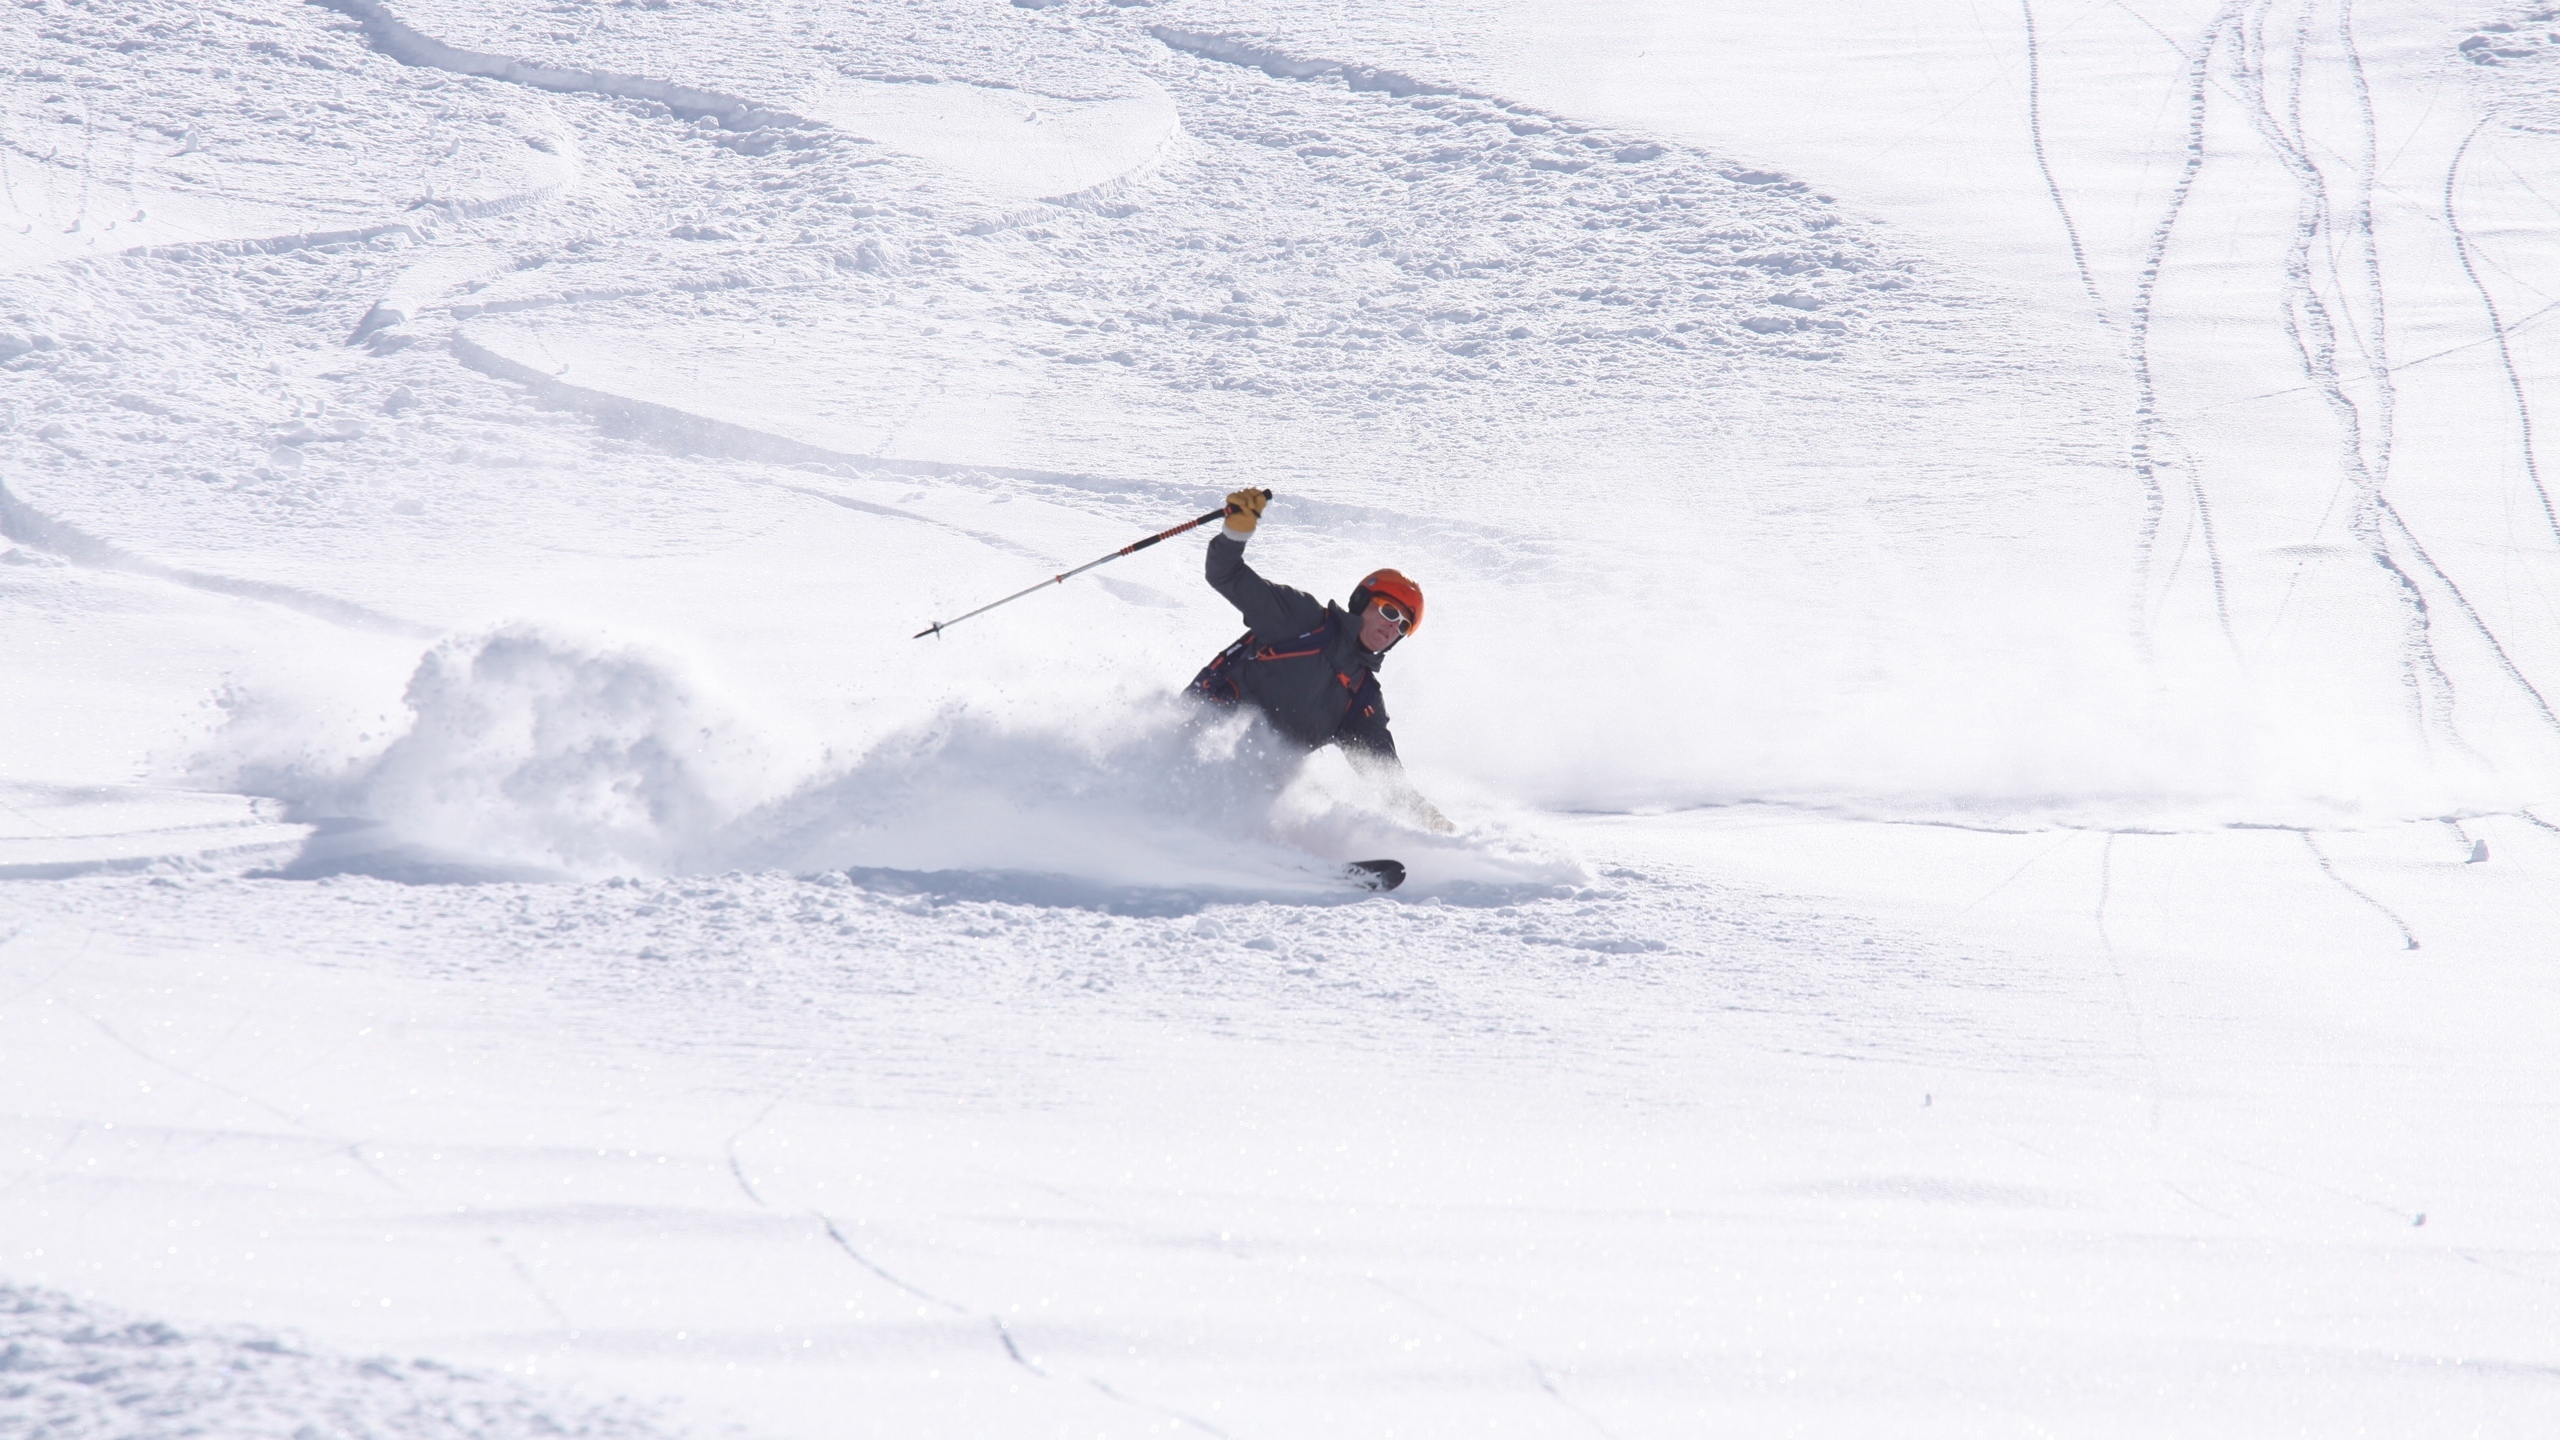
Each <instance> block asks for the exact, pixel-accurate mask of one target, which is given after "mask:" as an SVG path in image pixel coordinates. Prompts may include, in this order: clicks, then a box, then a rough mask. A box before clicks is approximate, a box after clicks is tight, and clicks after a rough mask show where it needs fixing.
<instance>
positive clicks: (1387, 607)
mask: <svg viewBox="0 0 2560 1440" xmlns="http://www.w3.org/2000/svg"><path fill="white" fill-rule="evenodd" d="M1369 608H1370V609H1371V610H1372V611H1375V612H1376V613H1377V615H1378V618H1380V619H1382V620H1384V621H1386V622H1387V623H1388V624H1390V625H1393V626H1394V627H1396V633H1397V634H1399V635H1403V634H1406V633H1408V632H1410V631H1411V630H1412V629H1413V617H1412V616H1411V615H1408V614H1406V613H1405V609H1404V607H1403V606H1401V605H1399V604H1397V603H1396V602H1394V601H1393V600H1372V601H1370V602H1369Z"/></svg>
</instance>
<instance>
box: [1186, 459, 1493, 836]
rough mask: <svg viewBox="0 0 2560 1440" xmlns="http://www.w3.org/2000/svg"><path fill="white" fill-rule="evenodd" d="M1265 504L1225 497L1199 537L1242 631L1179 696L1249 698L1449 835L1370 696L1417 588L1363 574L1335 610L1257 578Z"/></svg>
mask: <svg viewBox="0 0 2560 1440" xmlns="http://www.w3.org/2000/svg"><path fill="white" fill-rule="evenodd" d="M1269 502H1270V494H1269V492H1267V491H1263V490H1239V491H1237V492H1235V493H1234V494H1232V495H1230V496H1228V497H1227V514H1226V528H1225V529H1224V530H1222V531H1220V532H1219V533H1218V534H1217V535H1216V536H1214V537H1212V538H1211V539H1210V541H1209V560H1208V567H1207V568H1208V577H1209V588H1210V589H1212V590H1215V591H1217V592H1218V593H1219V594H1221V595H1224V596H1225V597H1227V602H1228V603H1229V604H1231V605H1233V606H1235V607H1236V609H1237V610H1238V611H1239V612H1240V613H1242V614H1243V616H1244V623H1245V625H1246V627H1247V629H1246V630H1245V633H1244V637H1243V638H1242V639H1240V640H1238V641H1236V642H1235V643H1234V644H1232V645H1230V646H1228V647H1227V648H1226V649H1224V650H1221V651H1219V652H1218V658H1216V659H1214V660H1212V661H1210V662H1209V663H1208V665H1207V666H1205V667H1204V668H1203V669H1202V670H1201V671H1200V673H1199V674H1198V675H1196V676H1194V677H1193V678H1192V681H1191V685H1190V688H1189V690H1188V691H1187V692H1186V693H1187V694H1189V695H1191V696H1193V697H1194V698H1196V699H1198V700H1201V701H1204V702H1206V703H1208V704H1212V705H1222V706H1231V705H1242V704H1245V703H1248V702H1250V703H1251V704H1252V705H1253V706H1254V708H1255V709H1257V710H1260V711H1261V712H1262V716H1263V718H1264V719H1266V720H1268V721H1270V722H1271V728H1272V729H1273V730H1275V731H1278V732H1279V733H1280V734H1281V735H1282V736H1284V737H1286V738H1287V739H1288V740H1290V741H1291V742H1293V743H1294V744H1296V745H1297V746H1299V747H1300V748H1301V749H1303V750H1305V751H1307V752H1309V753H1312V752H1314V751H1316V750H1320V749H1322V748H1324V747H1325V746H1327V745H1339V746H1341V747H1342V753H1343V756H1344V758H1346V759H1348V760H1350V761H1351V762H1352V766H1353V768H1354V769H1356V770H1358V771H1360V772H1361V773H1362V774H1364V775H1366V776H1368V777H1369V778H1370V779H1371V780H1372V781H1373V782H1375V783H1376V784H1377V785H1379V787H1380V788H1382V789H1383V790H1385V791H1386V793H1387V798H1388V799H1389V801H1390V802H1391V803H1392V804H1393V805H1394V807H1395V808H1396V809H1398V810H1400V811H1402V812H1404V813H1405V814H1407V815H1409V816H1411V817H1413V818H1414V819H1417V820H1419V821H1421V822H1422V823H1423V824H1425V825H1427V826H1429V827H1431V828H1432V829H1434V830H1437V831H1441V832H1443V833H1446V832H1448V831H1450V830H1453V829H1455V828H1456V827H1455V826H1453V825H1451V824H1450V823H1449V819H1448V817H1447V816H1445V815H1442V814H1441V813H1440V811H1439V810H1438V809H1437V808H1436V807H1434V806H1433V805H1432V804H1431V802H1430V801H1428V800H1425V799H1423V798H1422V795H1421V792H1419V791H1417V790H1415V789H1414V788H1413V783H1412V782H1411V781H1410V780H1407V779H1406V778H1405V774H1404V764H1403V762H1402V761H1400V760H1398V759H1397V758H1396V739H1395V736H1394V735H1392V734H1390V733H1389V732H1388V730H1387V705H1386V701H1385V700H1384V699H1383V698H1382V697H1381V696H1380V694H1379V690H1378V667H1379V666H1380V665H1381V664H1383V663H1385V661H1386V658H1387V652H1388V651H1389V650H1392V649H1394V648H1395V646H1396V642H1398V641H1400V640H1402V639H1404V638H1405V637H1406V636H1408V635H1410V634H1412V633H1413V632H1414V631H1416V630H1419V629H1421V628H1422V587H1421V586H1419V585H1416V584H1414V583H1413V582H1412V581H1411V580H1409V579H1407V578H1405V576H1404V574H1403V573H1402V572H1400V571H1395V570H1373V571H1371V572H1369V574H1368V575H1367V576H1365V577H1363V578H1362V579H1361V581H1360V583H1359V584H1358V585H1356V586H1354V587H1353V588H1352V591H1351V603H1350V604H1349V605H1348V606H1342V605H1337V604H1335V603H1333V602H1332V601H1330V600H1318V599H1317V598H1316V597H1314V596H1313V595H1310V594H1308V593H1307V592H1306V591H1304V590H1293V589H1291V588H1290V587H1288V586H1286V585H1275V584H1273V583H1271V582H1270V581H1268V580H1265V579H1263V578H1262V577H1261V576H1260V575H1257V574H1255V573H1254V569H1253V567H1252V566H1250V565H1247V564H1246V563H1244V546H1245V542H1246V541H1247V540H1250V539H1252V538H1253V528H1254V526H1255V525H1257V524H1259V523H1260V522H1261V520H1262V507H1263V506H1264V505H1266V504H1268V503H1269Z"/></svg>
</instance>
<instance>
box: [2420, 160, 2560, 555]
mask: <svg viewBox="0 0 2560 1440" xmlns="http://www.w3.org/2000/svg"><path fill="white" fill-rule="evenodd" d="M2494 118H2495V117H2493V116H2487V115H2483V116H2481V117H2480V123H2479V124H2477V125H2474V126H2472V127H2471V133H2470V134H2468V135H2465V136H2463V137H2462V144H2461V146H2460V148H2458V149H2456V150H2455V151H2454V152H2453V163H2452V164H2450V165H2447V166H2446V167H2445V172H2444V223H2445V229H2446V230H2447V231H2449V232H2451V234H2452V236H2453V253H2454V257H2455V258H2456V259H2458V260H2460V261H2461V262H2462V274H2463V277H2464V278H2465V279H2468V280H2469V281H2470V282H2471V288H2472V290H2473V291H2474V292H2476V293H2477V294H2478V295H2479V297H2480V308H2481V310H2482V312H2483V313H2484V314H2485V315H2486V316H2487V317H2488V321H2489V335H2490V338H2491V339H2492V340H2493V341H2495V342H2496V344H2497V348H2498V366H2499V368H2500V369H2501V370H2503V371H2504V372H2505V373H2506V379H2507V392H2508V393H2509V394H2510V395H2512V396H2513V397H2514V399H2515V405H2516V440H2517V443H2518V445H2519V446H2520V447H2521V454H2522V457H2523V460H2524V475H2525V480H2526V481H2527V483H2529V484H2531V485H2532V486H2533V495H2534V499H2535V500H2536V501H2538V502H2539V503H2540V504H2541V506H2542V522H2543V524H2544V525H2546V526H2548V527H2549V528H2550V530H2551V536H2552V539H2553V540H2555V541H2560V511H2555V510H2554V509H2553V508H2552V505H2551V492H2550V491H2549V490H2548V489H2546V488H2544V486H2543V483H2542V469H2541V466H2540V465H2539V464H2538V463H2537V461H2536V458H2535V455H2534V451H2533V407H2532V405H2531V404H2529V403H2528V402H2527V401H2526V400H2525V394H2524V377H2523V376H2521V375H2519V374H2518V373H2517V372H2516V358H2515V351H2514V349H2513V348H2512V347H2511V346H2510V345H2509V343H2508V340H2507V326H2506V321H2505V320H2504V319H2503V318H2502V317H2501V316H2500V315H2499V313H2498V301H2497V297H2495V296H2493V295H2491V294H2490V293H2489V286H2488V283H2487V282H2486V281H2484V280H2482V279H2481V278H2480V267H2479V266H2477V265H2475V264H2473V263H2472V260H2471V242H2470V240H2469V239H2468V238H2467V237H2466V236H2464V234H2463V233H2462V217H2461V216H2460V215H2459V214H2458V213H2457V212H2456V210H2455V207H2454V194H2455V191H2456V189H2457V187H2459V185H2460V184H2461V181H2462V159H2463V157H2464V156H2466V155H2468V154H2470V153H2471V146H2472V144H2473V142H2475V141H2477V140H2478V139H2479V138H2480V132H2481V131H2482V130H2484V129H2486V128H2487V127H2488V125H2489V124H2490V122H2491V120H2492V119H2494Z"/></svg>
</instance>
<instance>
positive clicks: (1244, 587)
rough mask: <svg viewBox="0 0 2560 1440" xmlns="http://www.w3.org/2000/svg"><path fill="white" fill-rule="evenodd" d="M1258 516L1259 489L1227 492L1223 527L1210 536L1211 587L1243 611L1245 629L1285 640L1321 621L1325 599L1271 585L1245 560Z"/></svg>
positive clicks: (1270, 637)
mask: <svg viewBox="0 0 2560 1440" xmlns="http://www.w3.org/2000/svg"><path fill="white" fill-rule="evenodd" d="M1261 515H1262V492H1261V491H1259V490H1239V491H1237V492H1236V493H1235V494H1234V495H1230V496H1228V497H1227V524H1226V528H1225V529H1224V530H1221V531H1220V532H1219V533H1218V534H1216V535H1214V536H1212V537H1211V538H1210V540H1209V558H1208V560H1207V561H1206V562H1205V565H1206V571H1207V574H1208V577H1209V588H1210V589H1212V590H1215V591H1217V592H1218V593H1219V594H1221V595H1224V596H1226V597H1227V603H1228V604H1230V605H1233V606H1235V607H1236V610H1237V612H1238V613H1239V614H1241V615H1243V616H1244V623H1245V628H1246V629H1249V630H1251V631H1252V632H1253V633H1254V634H1255V635H1257V636H1260V637H1261V638H1262V639H1264V640H1286V639H1288V638H1289V637H1291V636H1293V635H1304V634H1305V633H1307V632H1308V631H1310V630H1313V629H1314V628H1316V626H1318V625H1320V624H1322V623H1324V614H1325V610H1324V602H1323V601H1321V600H1318V599H1317V598H1316V597H1314V596H1313V595H1310V594H1308V593H1307V592H1306V591H1304V590H1293V589H1291V588H1289V587H1288V586H1286V585H1274V584H1272V583H1271V582H1270V581H1268V580H1265V579H1263V578H1262V577H1261V576H1260V575H1257V574H1255V573H1254V570H1253V567H1252V566H1250V565H1247V564H1246V563H1244V542H1245V541H1246V540H1247V539H1248V538H1250V537H1251V536H1252V534H1253V527H1254V525H1255V523H1256V522H1257V521H1258V520H1259V519H1260V518H1261Z"/></svg>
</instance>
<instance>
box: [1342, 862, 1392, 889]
mask: <svg viewBox="0 0 2560 1440" xmlns="http://www.w3.org/2000/svg"><path fill="white" fill-rule="evenodd" d="M1342 876H1343V878H1344V879H1346V880H1348V881H1350V882H1351V883H1352V884H1354V885H1357V886H1360V887H1361V888H1362V889H1364V890H1393V889H1394V888H1396V887H1397V886H1399V885H1401V884H1403V883H1404V862H1403V861H1401V860H1354V861H1352V862H1351V863H1350V864H1348V865H1345V866H1343V867H1342Z"/></svg>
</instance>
